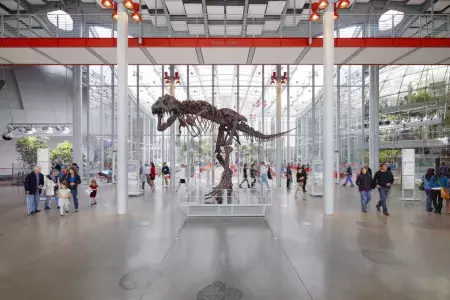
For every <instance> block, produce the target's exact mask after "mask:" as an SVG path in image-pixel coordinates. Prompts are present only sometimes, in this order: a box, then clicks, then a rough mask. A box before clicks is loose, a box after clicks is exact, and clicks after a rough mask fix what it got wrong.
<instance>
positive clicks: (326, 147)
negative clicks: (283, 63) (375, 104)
mask: <svg viewBox="0 0 450 300" xmlns="http://www.w3.org/2000/svg"><path fill="white" fill-rule="evenodd" d="M333 17H334V8H333V5H332V4H330V5H328V7H327V8H326V9H325V12H324V16H323V71H324V75H323V94H324V98H323V102H322V113H323V127H322V130H323V133H322V137H323V151H322V152H323V200H324V214H326V215H331V214H333V213H334V183H333V171H334V166H333V165H334V146H335V145H334V97H333V84H334V19H333Z"/></svg>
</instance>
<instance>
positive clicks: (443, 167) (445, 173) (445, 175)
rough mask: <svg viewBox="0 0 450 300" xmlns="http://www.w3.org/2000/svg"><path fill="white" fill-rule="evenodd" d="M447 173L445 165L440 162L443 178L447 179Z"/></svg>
mask: <svg viewBox="0 0 450 300" xmlns="http://www.w3.org/2000/svg"><path fill="white" fill-rule="evenodd" d="M447 171H448V168H447V166H446V165H445V162H442V163H441V173H442V176H444V177H447V176H448V175H449V174H448V173H447Z"/></svg>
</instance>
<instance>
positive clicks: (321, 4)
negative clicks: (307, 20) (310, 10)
mask: <svg viewBox="0 0 450 300" xmlns="http://www.w3.org/2000/svg"><path fill="white" fill-rule="evenodd" d="M328 5H329V3H328V0H319V2H317V8H318V9H320V10H322V9H325V8H327V7H328Z"/></svg>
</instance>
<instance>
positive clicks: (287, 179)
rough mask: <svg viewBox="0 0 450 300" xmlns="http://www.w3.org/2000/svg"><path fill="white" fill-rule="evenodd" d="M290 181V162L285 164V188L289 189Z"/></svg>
mask: <svg viewBox="0 0 450 300" xmlns="http://www.w3.org/2000/svg"><path fill="white" fill-rule="evenodd" d="M291 182H292V170H291V164H287V166H286V188H287V189H289V188H290V186H291Z"/></svg>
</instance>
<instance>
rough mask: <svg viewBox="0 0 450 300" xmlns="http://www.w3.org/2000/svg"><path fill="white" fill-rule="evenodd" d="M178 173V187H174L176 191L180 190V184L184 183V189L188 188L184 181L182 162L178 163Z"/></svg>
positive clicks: (184, 172)
mask: <svg viewBox="0 0 450 300" xmlns="http://www.w3.org/2000/svg"><path fill="white" fill-rule="evenodd" d="M179 173H180V175H179V176H178V179H179V181H178V187H177V189H176V191H177V192H178V191H179V190H180V187H181V185H182V184H184V186H185V187H186V189H188V185H187V183H186V168H185V167H184V164H181V165H180V172H179Z"/></svg>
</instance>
